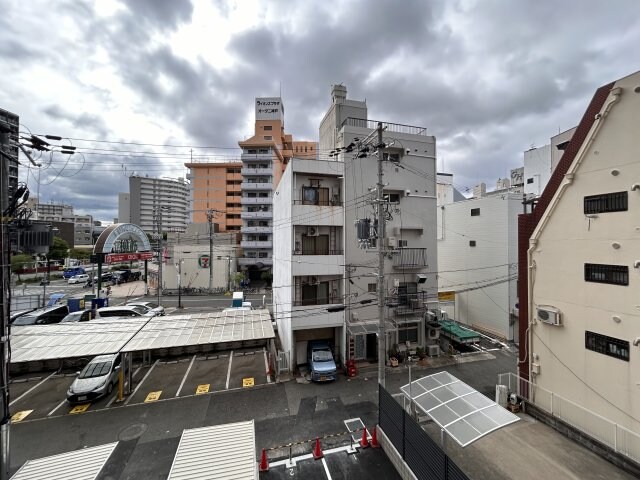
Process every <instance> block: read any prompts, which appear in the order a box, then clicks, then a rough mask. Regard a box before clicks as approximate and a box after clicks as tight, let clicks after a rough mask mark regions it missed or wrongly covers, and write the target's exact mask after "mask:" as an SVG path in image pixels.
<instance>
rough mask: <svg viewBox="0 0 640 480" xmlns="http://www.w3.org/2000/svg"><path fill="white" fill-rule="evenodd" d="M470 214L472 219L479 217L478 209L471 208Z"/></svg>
mask: <svg viewBox="0 0 640 480" xmlns="http://www.w3.org/2000/svg"><path fill="white" fill-rule="evenodd" d="M470 213H471V216H472V217H479V216H480V207H478V208H472V209H471V212H470Z"/></svg>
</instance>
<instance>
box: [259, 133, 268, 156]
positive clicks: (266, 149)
mask: <svg viewBox="0 0 640 480" xmlns="http://www.w3.org/2000/svg"><path fill="white" fill-rule="evenodd" d="M265 139H266V140H269V139H270V138H267V137H265ZM260 153H269V149H268V148H261V149H260Z"/></svg>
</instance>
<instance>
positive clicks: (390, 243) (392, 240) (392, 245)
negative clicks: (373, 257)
mask: <svg viewBox="0 0 640 480" xmlns="http://www.w3.org/2000/svg"><path fill="white" fill-rule="evenodd" d="M397 246H398V241H397V239H396V237H387V247H389V248H396V247H397Z"/></svg>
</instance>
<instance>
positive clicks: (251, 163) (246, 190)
mask: <svg viewBox="0 0 640 480" xmlns="http://www.w3.org/2000/svg"><path fill="white" fill-rule="evenodd" d="M238 145H239V146H240V148H242V155H241V160H242V169H241V173H242V183H241V184H240V192H241V198H240V203H241V205H242V211H241V213H240V216H241V219H242V227H241V233H242V240H241V243H240V245H241V247H242V250H243V254H242V256H241V257H240V258H239V259H238V263H239V265H240V267H241V268H242V270H244V271H245V272H246V274H247V276H248V277H249V279H254V280H259V279H260V278H261V275H262V273H263V272H265V271H266V272H270V271H271V268H272V265H273V192H274V189H275V188H276V187H277V185H278V183H279V182H280V179H281V177H282V174H283V172H284V171H285V168H286V166H287V164H288V163H289V160H290V159H291V158H292V157H293V156H294V152H296V151H297V152H298V153H296V154H295V155H296V156H298V157H300V158H306V159H315V158H317V144H316V143H315V142H298V141H294V140H293V137H292V135H290V134H287V133H285V130H284V105H283V103H282V99H281V98H280V97H261V98H256V99H255V128H254V134H253V135H252V136H251V137H250V138H247V139H246V140H243V141H241V142H238Z"/></svg>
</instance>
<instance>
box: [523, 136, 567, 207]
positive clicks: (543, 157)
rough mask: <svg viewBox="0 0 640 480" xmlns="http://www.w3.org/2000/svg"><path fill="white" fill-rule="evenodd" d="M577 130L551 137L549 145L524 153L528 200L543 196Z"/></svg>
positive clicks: (525, 188)
mask: <svg viewBox="0 0 640 480" xmlns="http://www.w3.org/2000/svg"><path fill="white" fill-rule="evenodd" d="M575 130H576V128H575V127H574V128H570V129H569V130H567V131H565V132H562V133H559V134H558V135H554V136H553V137H551V141H550V143H548V144H547V145H544V146H542V147H537V148H536V147H533V148H530V149H529V150H527V151H526V152H524V193H525V194H526V195H527V197H528V198H531V197H533V198H537V197H539V196H540V195H542V191H543V190H544V189H545V187H546V186H547V183H549V179H550V178H551V174H552V173H553V171H554V170H555V168H556V166H557V165H558V162H559V161H560V158H561V157H562V153H563V152H564V150H565V149H566V148H567V145H568V144H569V141H570V140H571V137H572V136H573V133H574V132H575Z"/></svg>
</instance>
